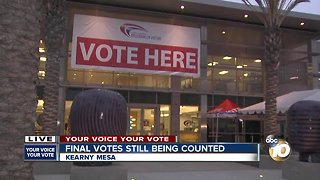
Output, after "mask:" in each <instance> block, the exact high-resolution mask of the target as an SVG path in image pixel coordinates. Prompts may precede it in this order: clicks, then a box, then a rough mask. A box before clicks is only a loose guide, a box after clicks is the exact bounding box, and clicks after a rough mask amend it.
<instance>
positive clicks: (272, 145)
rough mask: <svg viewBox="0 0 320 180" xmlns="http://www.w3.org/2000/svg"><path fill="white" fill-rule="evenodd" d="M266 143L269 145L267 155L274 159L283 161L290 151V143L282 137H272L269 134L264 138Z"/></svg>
mask: <svg viewBox="0 0 320 180" xmlns="http://www.w3.org/2000/svg"><path fill="white" fill-rule="evenodd" d="M266 143H267V144H268V145H269V155H270V157H271V158H272V159H273V160H275V161H285V160H287V159H288V158H289V156H290V153H291V148H290V145H289V144H288V142H287V141H285V140H284V139H277V138H274V136H273V135H269V136H268V137H267V138H266Z"/></svg>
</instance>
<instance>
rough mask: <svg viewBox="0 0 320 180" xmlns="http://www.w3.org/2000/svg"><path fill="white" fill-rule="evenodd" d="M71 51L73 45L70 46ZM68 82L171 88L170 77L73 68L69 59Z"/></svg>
mask: <svg viewBox="0 0 320 180" xmlns="http://www.w3.org/2000/svg"><path fill="white" fill-rule="evenodd" d="M69 51H71V43H70V45H69ZM67 82H68V83H70V84H83V85H99V86H104V85H114V86H119V87H146V88H165V89H168V88H170V87H171V86H170V84H171V83H170V76H168V75H158V74H141V73H131V72H117V71H98V70H89V69H85V70H83V69H73V68H71V57H70V56H69V58H68V68H67Z"/></svg>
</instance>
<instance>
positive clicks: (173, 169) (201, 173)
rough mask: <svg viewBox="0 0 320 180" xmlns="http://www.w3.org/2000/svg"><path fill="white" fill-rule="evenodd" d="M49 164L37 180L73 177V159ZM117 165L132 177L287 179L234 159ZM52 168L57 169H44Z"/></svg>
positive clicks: (38, 166)
mask: <svg viewBox="0 0 320 180" xmlns="http://www.w3.org/2000/svg"><path fill="white" fill-rule="evenodd" d="M48 164H49V163H47V165H48ZM47 165H45V164H44V163H42V164H41V163H35V180H69V179H70V167H71V164H70V163H61V162H60V163H51V164H49V166H52V167H47V169H46V170H41V168H43V167H45V166H47ZM53 166H58V168H54V167H53ZM113 166H119V167H123V168H125V169H127V170H128V179H129V180H133V179H134V180H163V179H165V180H171V179H172V180H208V179H209V180H220V179H221V180H257V179H258V180H259V179H262V180H263V179H264V180H265V179H268V180H269V179H271V180H283V179H282V178H281V176H282V173H281V169H259V168H257V167H254V166H249V165H245V164H241V163H233V162H230V163H229V162H118V163H114V164H113ZM48 168H49V169H48ZM59 168H61V170H59ZM68 168H69V169H68ZM50 169H55V172H54V173H51V174H50V173H48V172H47V173H46V172H42V171H49V170H50ZM58 171H61V172H60V173H59V172H58ZM92 180H93V179H92Z"/></svg>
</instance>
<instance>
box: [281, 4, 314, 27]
mask: <svg viewBox="0 0 320 180" xmlns="http://www.w3.org/2000/svg"><path fill="white" fill-rule="evenodd" d="M303 2H310V0H295V1H293V2H291V1H290V3H289V4H288V5H287V8H286V9H283V15H282V17H281V18H280V20H279V26H280V25H281V24H282V22H283V21H284V19H285V18H286V17H287V15H288V14H289V13H290V12H291V11H292V9H293V8H295V7H296V6H297V5H298V4H300V3H303Z"/></svg>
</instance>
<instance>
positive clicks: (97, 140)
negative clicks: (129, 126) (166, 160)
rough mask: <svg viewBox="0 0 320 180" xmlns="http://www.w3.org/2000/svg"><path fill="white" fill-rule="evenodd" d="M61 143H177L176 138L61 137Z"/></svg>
mask: <svg viewBox="0 0 320 180" xmlns="http://www.w3.org/2000/svg"><path fill="white" fill-rule="evenodd" d="M60 142H77V143H81V142H85V143H90V142H92V143H101V142H130V143H135V142H152V143H154V142H157V143H159V142H160V143H161V142H164V143H168V142H176V136H60Z"/></svg>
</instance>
